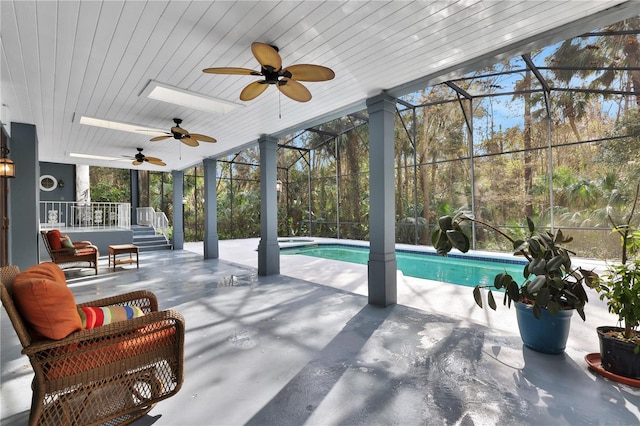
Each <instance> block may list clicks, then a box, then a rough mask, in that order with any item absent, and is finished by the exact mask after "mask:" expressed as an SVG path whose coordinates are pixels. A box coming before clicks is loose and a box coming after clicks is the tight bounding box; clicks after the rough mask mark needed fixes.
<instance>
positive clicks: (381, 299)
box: [367, 93, 398, 307]
mask: <svg viewBox="0 0 640 426" xmlns="http://www.w3.org/2000/svg"><path fill="white" fill-rule="evenodd" d="M367 110H368V112H369V186H370V196H369V199H370V212H369V245H370V249H369V263H368V282H369V303H370V304H372V305H376V306H382V307H384V306H388V305H392V304H395V303H396V302H397V298H398V295H397V261H396V251H395V197H394V193H395V189H394V158H395V157H394V119H395V111H396V105H395V99H394V98H393V97H391V96H389V95H387V94H384V93H383V94H382V95H378V96H375V97H373V98H371V99H368V100H367Z"/></svg>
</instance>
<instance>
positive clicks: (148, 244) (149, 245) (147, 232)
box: [131, 225, 173, 252]
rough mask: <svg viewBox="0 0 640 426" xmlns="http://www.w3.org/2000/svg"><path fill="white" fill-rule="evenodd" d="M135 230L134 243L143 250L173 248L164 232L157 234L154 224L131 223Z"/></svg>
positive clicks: (132, 228)
mask: <svg viewBox="0 0 640 426" xmlns="http://www.w3.org/2000/svg"><path fill="white" fill-rule="evenodd" d="M131 230H132V231H133V244H135V245H137V246H138V247H139V249H140V251H141V252H143V251H156V250H171V249H172V248H173V247H172V245H171V243H170V242H169V241H168V240H167V238H166V237H165V236H164V235H162V234H159V235H158V234H156V231H155V229H153V227H152V226H141V225H131Z"/></svg>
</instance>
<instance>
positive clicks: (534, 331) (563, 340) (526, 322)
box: [516, 303, 573, 354]
mask: <svg viewBox="0 0 640 426" xmlns="http://www.w3.org/2000/svg"><path fill="white" fill-rule="evenodd" d="M571 315H573V309H571V310H564V311H560V312H559V313H558V314H557V315H552V314H550V313H549V311H547V310H546V309H542V317H541V318H540V319H536V317H535V316H533V307H532V306H531V305H527V304H524V303H516V317H517V318H518V327H519V328H520V337H522V343H524V345H525V346H526V347H528V348H530V349H533V350H534V351H537V352H543V353H546V354H561V353H563V352H564V349H565V348H566V347H567V339H568V338H569V328H570V327H571Z"/></svg>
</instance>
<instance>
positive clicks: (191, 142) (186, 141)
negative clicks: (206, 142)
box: [180, 136, 200, 146]
mask: <svg viewBox="0 0 640 426" xmlns="http://www.w3.org/2000/svg"><path fill="white" fill-rule="evenodd" d="M180 142H182V143H183V144H185V145H189V146H198V145H200V144H199V143H198V141H197V140H195V139H193V138H192V137H190V136H185V137H183V138H180Z"/></svg>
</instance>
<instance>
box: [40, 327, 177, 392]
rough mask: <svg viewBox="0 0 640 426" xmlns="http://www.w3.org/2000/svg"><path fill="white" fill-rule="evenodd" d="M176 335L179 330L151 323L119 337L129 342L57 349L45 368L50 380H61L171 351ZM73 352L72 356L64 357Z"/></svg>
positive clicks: (76, 344) (78, 344) (52, 353)
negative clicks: (165, 349) (165, 350)
mask: <svg viewBox="0 0 640 426" xmlns="http://www.w3.org/2000/svg"><path fill="white" fill-rule="evenodd" d="M175 334H176V333H175V328H162V325H160V324H151V325H148V326H146V327H143V328H141V329H139V330H138V331H134V332H131V333H128V334H125V335H124V336H122V335H119V336H117V337H119V338H122V337H124V338H125V339H126V340H120V339H118V340H120V341H113V342H110V341H109V340H115V339H108V338H107V339H106V340H102V341H100V342H98V341H93V342H91V341H89V342H82V343H77V342H76V343H72V344H71V345H69V346H66V347H58V348H54V349H51V351H50V353H49V355H50V356H49V357H48V359H49V362H47V363H46V364H45V365H44V370H45V376H46V378H47V379H49V380H52V379H59V378H62V377H65V376H71V375H74V374H78V373H82V372H85V371H88V370H91V369H93V368H98V367H102V366H104V365H107V364H109V363H112V362H118V361H121V360H123V359H127V358H133V357H135V356H140V355H143V354H147V353H149V352H153V351H156V350H158V349H160V348H170V347H172V346H173V345H174V344H175ZM69 353H71V356H64V357H61V356H60V355H63V354H69Z"/></svg>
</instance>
